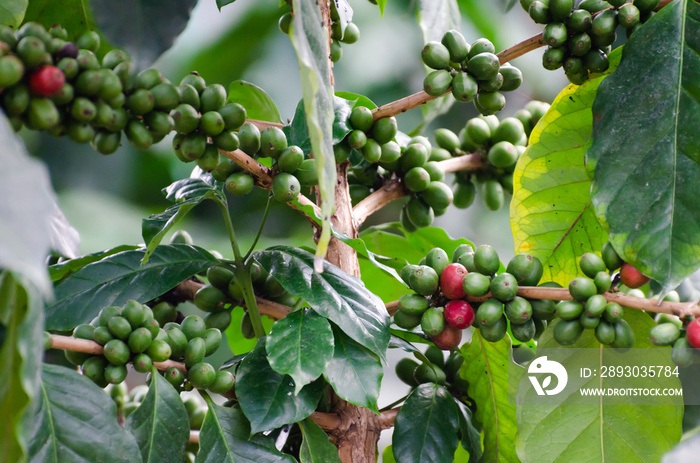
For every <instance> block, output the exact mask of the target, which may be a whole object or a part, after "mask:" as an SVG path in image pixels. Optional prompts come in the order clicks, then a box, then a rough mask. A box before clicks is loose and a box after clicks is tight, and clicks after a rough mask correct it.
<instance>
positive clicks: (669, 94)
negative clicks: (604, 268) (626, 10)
mask: <svg viewBox="0 0 700 463" xmlns="http://www.w3.org/2000/svg"><path fill="white" fill-rule="evenodd" d="M652 19H653V20H651V21H649V22H647V23H645V24H644V28H642V29H640V32H641V33H640V34H634V35H633V36H632V37H631V38H630V40H629V42H627V44H626V45H625V49H624V51H623V53H622V55H623V56H622V62H621V63H620V67H619V68H618V69H617V71H616V72H615V73H614V74H613V75H612V76H611V77H610V78H609V79H606V81H605V82H604V83H603V84H602V85H601V87H600V90H599V92H598V98H596V100H595V104H594V105H593V113H594V114H595V116H594V118H595V124H594V127H593V145H592V146H591V149H590V150H589V151H588V161H589V162H590V163H592V164H593V165H594V166H595V179H594V182H593V194H592V196H593V204H594V206H595V211H596V214H597V215H598V217H599V218H600V219H601V220H602V221H604V222H605V223H606V224H607V226H608V227H609V228H610V235H611V236H610V240H611V242H612V243H613V246H614V247H615V250H616V251H618V253H619V254H620V256H622V258H623V259H624V260H625V261H628V262H631V263H632V264H633V265H634V266H635V267H637V269H639V270H640V271H641V272H642V273H644V274H646V275H648V276H650V277H652V278H654V279H655V280H657V281H659V282H660V283H662V284H663V285H664V286H665V288H666V289H670V288H673V287H675V286H677V285H678V283H680V281H681V280H682V279H683V278H685V277H686V276H688V275H690V274H691V273H692V272H693V271H695V270H697V269H698V267H700V244H698V243H700V226H698V223H700V196H699V195H698V194H697V193H698V189H697V179H698V178H700V144H699V143H698V127H700V117H699V116H698V115H699V114H700V90H698V82H700V41H698V35H699V34H700V4H699V3H698V2H696V1H692V0H691V1H688V0H680V1H677V2H671V3H670V4H668V5H667V6H665V7H664V8H662V9H661V10H660V11H659V12H658V14H656V15H654V17H653V18H652ZM659 37H663V40H659ZM630 198H634V200H630Z"/></svg>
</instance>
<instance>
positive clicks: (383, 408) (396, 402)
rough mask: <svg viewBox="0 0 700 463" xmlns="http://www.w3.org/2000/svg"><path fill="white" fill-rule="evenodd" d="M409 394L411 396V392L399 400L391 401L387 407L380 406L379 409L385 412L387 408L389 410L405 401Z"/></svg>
mask: <svg viewBox="0 0 700 463" xmlns="http://www.w3.org/2000/svg"><path fill="white" fill-rule="evenodd" d="M408 396H409V394H406V395H405V396H403V397H401V398H400V399H398V400H397V401H395V402H392V403H390V404H389V405H387V406H386V407H382V408H380V409H379V411H380V412H384V411H386V410H389V409H391V408H394V407H396V406H397V405H398V404H400V403H401V402H403V401H405V400H406V399H407V398H408Z"/></svg>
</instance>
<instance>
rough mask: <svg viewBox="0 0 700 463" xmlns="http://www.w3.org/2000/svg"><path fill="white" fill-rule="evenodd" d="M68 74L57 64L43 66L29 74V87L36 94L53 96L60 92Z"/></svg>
mask: <svg viewBox="0 0 700 463" xmlns="http://www.w3.org/2000/svg"><path fill="white" fill-rule="evenodd" d="M65 82H66V76H64V75H63V72H61V70H60V69H58V68H57V67H56V66H48V65H47V66H42V67H40V68H39V69H37V70H36V71H34V72H33V73H32V74H31V75H30V76H29V89H30V90H31V91H32V93H33V94H34V95H38V96H51V95H55V94H56V93H58V92H60V91H61V89H62V88H63V84H64V83H65Z"/></svg>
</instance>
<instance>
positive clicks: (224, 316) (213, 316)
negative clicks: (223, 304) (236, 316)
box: [204, 310, 231, 331]
mask: <svg viewBox="0 0 700 463" xmlns="http://www.w3.org/2000/svg"><path fill="white" fill-rule="evenodd" d="M204 320H205V322H206V325H207V328H216V329H218V330H219V331H226V328H228V326H229V325H230V324H231V312H229V311H228V310H222V311H221V312H216V313H210V314H207V316H206V317H205V319H204Z"/></svg>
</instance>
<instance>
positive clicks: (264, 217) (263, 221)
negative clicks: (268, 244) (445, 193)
mask: <svg viewBox="0 0 700 463" xmlns="http://www.w3.org/2000/svg"><path fill="white" fill-rule="evenodd" d="M271 205H272V193H270V194H269V195H268V196H267V204H266V205H265V213H264V214H263V218H262V221H261V222H260V227H258V234H257V235H255V239H254V240H253V244H251V245H250V249H248V252H247V253H246V254H245V257H243V260H244V261H247V260H248V258H249V257H250V255H251V254H252V253H253V250H254V249H255V245H256V244H258V240H259V239H260V235H262V231H263V228H265V222H267V216H268V214H269V213H270V206H271Z"/></svg>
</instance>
